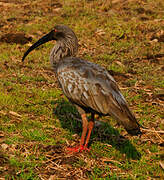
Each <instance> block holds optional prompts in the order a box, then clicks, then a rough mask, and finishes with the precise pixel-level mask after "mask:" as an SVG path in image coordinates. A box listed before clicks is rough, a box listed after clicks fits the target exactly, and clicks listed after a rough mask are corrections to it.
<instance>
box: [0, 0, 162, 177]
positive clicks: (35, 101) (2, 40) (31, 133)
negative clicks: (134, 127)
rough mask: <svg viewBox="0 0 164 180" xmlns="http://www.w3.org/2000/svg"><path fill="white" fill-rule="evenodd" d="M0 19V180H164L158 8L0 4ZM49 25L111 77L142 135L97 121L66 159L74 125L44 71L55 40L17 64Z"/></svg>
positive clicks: (140, 0) (73, 0) (89, 1)
mask: <svg viewBox="0 0 164 180" xmlns="http://www.w3.org/2000/svg"><path fill="white" fill-rule="evenodd" d="M0 11H1V14H0V29H1V31H0V179H1V180H3V179H42V180H47V179H49V180H53V179H164V150H163V147H164V114H163V106H164V91H163V88H164V79H163V77H164V73H163V72H164V1H163V0H156V1H154V0H109V1H108V0H105V1H104V0H99V1H96V0H86V1H84V0H82V1H81V0H64V1H57V0H54V1H51V0H47V1H42V0H35V1H34V0H33V1H32V0H24V1H21V0H0ZM56 24H66V25H69V26H70V27H71V28H72V29H73V30H74V31H75V33H76V35H77V37H78V39H79V53H78V56H79V57H81V58H83V59H86V60H88V61H92V62H95V63H97V64H100V65H101V66H103V67H105V68H106V69H107V70H108V71H109V73H111V74H112V75H113V76H114V78H115V79H116V81H117V83H118V85H119V86H120V89H121V91H122V93H123V94H124V96H125V97H126V99H127V101H128V103H129V105H130V108H131V110H132V111H133V112H134V114H135V115H136V117H137V120H138V122H139V123H140V124H141V125H142V126H144V127H146V128H147V129H142V132H143V135H142V136H138V137H131V136H130V135H128V134H127V133H126V131H125V130H124V129H123V128H122V127H120V126H118V125H117V124H116V121H115V120H114V119H113V118H111V117H102V118H99V121H98V120H97V122H96V126H95V128H94V130H93V133H92V136H91V141H90V144H89V145H90V148H91V150H90V152H83V153H76V154H67V153H66V148H67V147H68V146H74V145H76V144H78V143H79V139H80V135H81V131H82V127H81V122H80V116H79V114H78V113H77V110H76V109H75V108H74V107H73V106H72V105H71V104H70V103H69V102H68V100H67V99H66V98H65V97H64V95H63V93H62V91H61V90H60V88H59V87H58V85H57V82H56V77H55V75H54V73H53V71H52V69H51V66H50V63H49V53H50V49H51V48H52V47H53V45H54V43H55V42H49V43H47V44H45V45H43V46H41V47H39V48H38V49H36V50H35V51H33V52H32V53H31V54H30V55H29V56H28V57H27V58H26V60H25V62H24V63H22V62H21V58H22V56H23V53H24V52H25V51H26V50H27V49H28V47H29V46H31V45H32V43H34V42H36V41H37V40H38V39H39V38H40V37H42V36H43V35H45V34H46V33H48V32H49V31H50V30H52V28H53V27H54V25H56ZM98 122H99V123H98Z"/></svg>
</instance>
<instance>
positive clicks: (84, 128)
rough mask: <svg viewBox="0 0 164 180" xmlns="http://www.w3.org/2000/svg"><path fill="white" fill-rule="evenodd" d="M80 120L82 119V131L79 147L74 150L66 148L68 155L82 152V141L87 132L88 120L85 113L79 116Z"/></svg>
mask: <svg viewBox="0 0 164 180" xmlns="http://www.w3.org/2000/svg"><path fill="white" fill-rule="evenodd" d="M81 118H82V124H83V131H82V135H81V140H80V146H78V147H75V148H67V150H68V151H69V153H73V152H79V151H83V150H84V141H85V137H86V133H87V130H88V120H87V117H86V114H85V113H83V114H81Z"/></svg>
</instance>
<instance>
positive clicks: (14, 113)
mask: <svg viewBox="0 0 164 180" xmlns="http://www.w3.org/2000/svg"><path fill="white" fill-rule="evenodd" d="M9 114H11V115H13V116H17V117H22V116H21V115H20V114H18V113H16V112H14V111H9Z"/></svg>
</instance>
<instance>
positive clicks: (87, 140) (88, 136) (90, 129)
mask: <svg viewBox="0 0 164 180" xmlns="http://www.w3.org/2000/svg"><path fill="white" fill-rule="evenodd" d="M93 126H94V114H93V113H92V114H91V120H90V121H89V123H88V135H87V138H86V141H85V145H84V148H87V146H88V142H89V139H90V136H91V132H92V129H93Z"/></svg>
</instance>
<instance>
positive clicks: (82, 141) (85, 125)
mask: <svg viewBox="0 0 164 180" xmlns="http://www.w3.org/2000/svg"><path fill="white" fill-rule="evenodd" d="M81 118H82V122H83V131H82V135H81V140H80V147H83V145H84V141H85V137H86V133H87V130H88V120H87V117H86V114H82V115H81Z"/></svg>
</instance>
